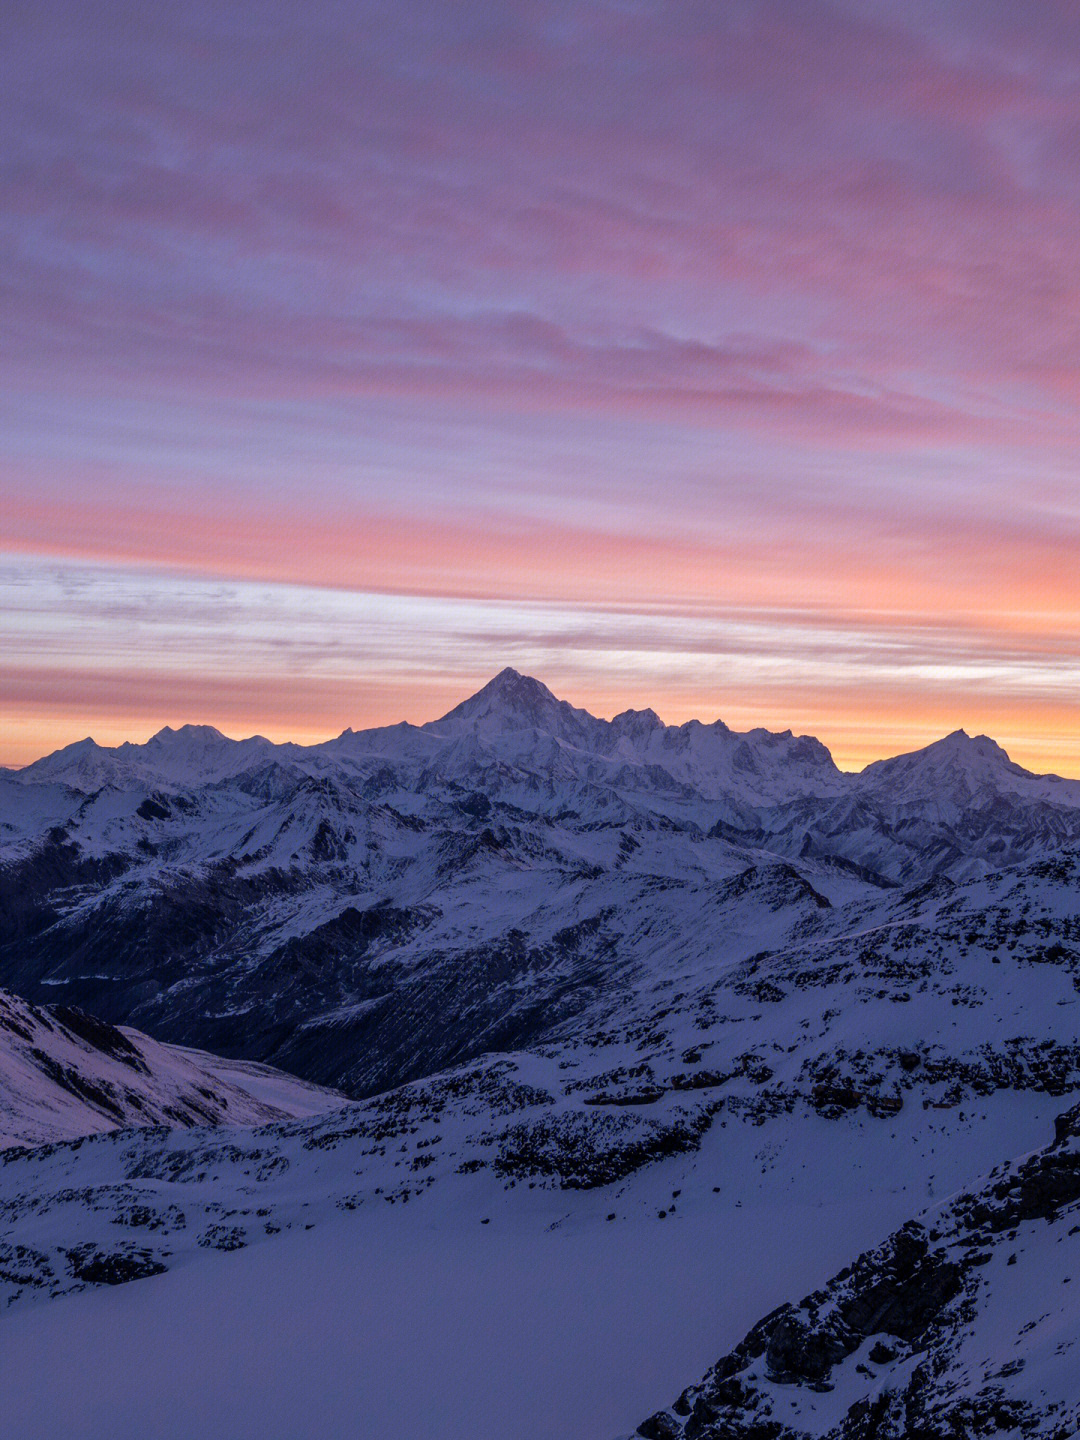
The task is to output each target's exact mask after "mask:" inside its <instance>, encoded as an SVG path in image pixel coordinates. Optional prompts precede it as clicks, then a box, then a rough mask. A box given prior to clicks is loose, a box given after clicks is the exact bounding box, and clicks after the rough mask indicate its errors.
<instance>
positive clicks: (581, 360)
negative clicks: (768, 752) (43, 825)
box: [0, 0, 1080, 775]
mask: <svg viewBox="0 0 1080 1440" xmlns="http://www.w3.org/2000/svg"><path fill="white" fill-rule="evenodd" d="M241 10H242V7H241V9H232V10H229V9H228V8H227V7H225V8H223V7H220V6H216V5H212V4H210V3H209V0H184V3H183V4H181V5H177V6H173V7H168V8H167V9H161V8H160V7H158V8H157V9H154V8H150V9H147V7H135V6H133V5H131V4H129V3H126V0H104V3H103V4H102V5H101V6H99V7H97V8H96V11H95V23H94V31H93V34H92V35H91V34H90V33H89V32H88V29H87V22H86V17H85V11H84V10H82V7H80V6H78V5H77V4H75V0H38V3H35V4H34V5H23V4H15V5H12V6H11V7H10V14H9V15H7V16H6V17H5V18H6V38H5V45H4V47H3V50H2V51H0V82H2V83H0V123H2V129H3V133H4V136H5V141H4V157H5V164H4V166H3V167H0V198H2V201H3V203H2V206H0V246H2V252H0V253H2V254H3V258H4V265H3V269H2V271H0V375H2V378H3V387H2V398H0V436H2V447H3V448H2V461H3V466H2V471H0V500H2V504H0V604H2V619H0V645H2V657H0V659H2V672H0V683H2V697H0V698H2V705H0V764H22V763H26V762H28V761H29V760H32V759H34V758H37V756H38V755H41V754H43V753H45V752H46V751H48V750H51V749H54V748H56V747H57V746H59V745H61V744H64V743H68V742H70V741H72V740H76V739H80V738H82V736H84V735H86V734H87V733H88V732H89V733H90V734H92V735H94V737H95V738H96V739H98V740H99V741H101V742H102V743H117V742H118V741H120V740H123V739H143V738H145V737H146V736H147V735H148V734H150V733H152V732H153V731H155V730H157V729H159V728H161V726H162V725H165V724H178V723H184V722H185V721H197V722H205V723H210V724H215V725H218V726H219V728H221V729H223V730H225V731H226V732H228V733H237V732H244V733H251V732H261V733H264V734H267V735H269V736H270V737H271V738H276V739H285V738H295V739H304V740H316V739H321V738H326V737H327V736H329V735H332V734H336V733H338V732H340V731H341V730H342V729H343V728H345V727H346V726H352V727H353V728H356V729H359V728H363V727H365V726H367V725H371V724H378V723H389V722H392V721H395V720H398V719H403V718H405V719H411V720H425V719H431V718H433V717H434V716H436V715H438V714H439V713H441V712H442V711H444V710H446V709H448V708H449V707H450V706H451V705H452V704H454V703H455V702H456V701H457V700H459V699H461V698H462V697H463V696H464V695H465V694H467V693H469V692H470V691H471V690H475V689H476V688H478V686H479V685H480V684H482V683H483V682H484V681H485V680H487V679H488V678H490V676H491V675H492V674H494V673H495V672H496V671H498V670H499V669H501V668H502V667H503V666H504V665H506V664H511V665H514V666H515V667H516V668H518V669H521V670H524V671H526V672H528V673H532V674H536V675H537V676H538V678H540V679H542V680H544V681H545V683H547V684H548V685H550V686H551V688H552V689H553V690H554V691H555V692H556V693H557V694H558V695H560V696H561V697H563V698H566V699H569V700H571V701H572V702H573V703H574V704H577V705H582V706H584V707H585V708H587V709H590V710H592V711H593V712H594V713H599V714H612V713H615V712H616V711H618V710H621V709H625V708H628V707H631V706H634V707H638V708H641V707H644V706H652V707H653V708H654V709H656V710H657V711H658V713H660V715H661V716H662V717H663V718H664V719H666V720H669V721H680V720H684V719H687V718H690V717H691V716H697V717H698V718H702V719H712V718H715V717H716V716H720V718H723V719H724V720H725V721H726V722H727V723H728V724H730V725H732V726H733V727H734V728H738V729H746V728H751V727H752V726H755V725H765V726H767V727H769V728H771V729H781V730H782V729H789V728H790V729H793V730H795V731H797V732H804V733H812V734H815V735H817V736H818V737H819V738H820V739H822V740H823V741H824V742H825V743H826V744H827V745H828V746H829V747H830V749H832V751H833V753H834V755H835V757H836V759H837V761H838V763H839V764H841V766H843V767H844V768H858V767H860V766H861V765H863V764H865V763H867V762H868V761H870V760H873V759H877V758H881V757H882V756H884V755H888V754H893V753H896V752H897V751H901V750H905V749H912V748H915V747H916V746H918V745H922V744H925V743H927V742H929V741H930V740H933V739H936V738H938V737H939V736H940V735H942V734H944V733H946V732H948V731H950V730H953V729H957V728H960V727H962V728H964V729H967V730H968V731H969V732H971V733H977V732H980V731H983V732H986V733H989V734H991V735H992V736H993V737H994V738H995V739H996V740H998V741H999V742H1000V743H1001V744H1003V745H1004V746H1005V748H1006V749H1007V750H1008V751H1009V753H1010V754H1011V755H1012V756H1013V758H1014V759H1016V760H1018V761H1019V762H1020V763H1022V764H1025V765H1027V766H1029V767H1030V768H1033V769H1039V770H1054V771H1056V772H1058V773H1064V774H1073V775H1080V726H1078V724H1077V718H1078V707H1077V700H1078V697H1080V640H1078V635H1080V589H1078V587H1077V584H1076V581H1075V578H1074V577H1075V569H1076V558H1077V556H1078V554H1080V465H1078V462H1080V415H1078V410H1077V403H1076V402H1077V390H1078V385H1077V375H1078V368H1077V367H1078V361H1080V356H1078V353H1077V338H1076V337H1077V335H1078V334H1080V113H1078V110H1077V105H1076V100H1075V95H1076V87H1077V83H1078V80H1080V11H1078V10H1077V7H1076V6H1075V5H1074V4H1072V3H1071V0H1043V3H1042V4H1040V6H1038V7H1033V8H1028V9H1023V8H1021V9H1018V8H1017V7H1015V6H1012V5H1006V4H1005V3H1003V0H957V3H955V4H952V5H949V6H947V7H944V6H940V5H937V4H933V3H931V0H905V3H900V0H889V3H884V0H859V3H856V0H834V3H826V0H821V3H814V4H806V3H795V0H731V3H726V4H724V5H717V4H715V3H712V0H708V3H706V0H674V3H659V0H573V3H571V0H565V3H560V0H512V3H509V4H503V5H498V6H497V5H495V4H492V3H488V0H455V3H453V4H451V3H450V0H420V3H418V4H417V5H415V6H413V7H409V9H408V10H407V11H403V10H402V8H401V7H400V6H391V5H386V4H383V3H361V4H356V5H345V4H342V3H338V0H313V3H312V4H310V5H308V6H305V7H302V8H301V9H299V10H298V9H297V8H296V7H295V6H291V5H286V4H284V3H283V0H267V3H265V4H263V5H261V6H260V7H258V11H257V17H256V14H255V12H250V13H249V14H247V15H245V14H242V13H241Z"/></svg>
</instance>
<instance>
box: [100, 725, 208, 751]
mask: <svg viewBox="0 0 1080 1440" xmlns="http://www.w3.org/2000/svg"><path fill="white" fill-rule="evenodd" d="M146 743H147V746H148V747H149V746H150V745H155V746H158V747H159V748H164V747H165V746H170V747H173V746H177V747H178V746H184V747H188V748H191V747H195V746H202V747H205V746H207V745H220V744H225V745H232V744H234V743H235V742H234V741H232V740H230V739H229V738H228V736H227V735H223V734H222V733H221V731H220V730H215V728H214V727H213V725H178V726H177V727H176V729H175V730H174V729H173V727H172V726H171V725H163V726H162V728H161V729H160V730H159V731H158V732H157V734H156V735H151V737H150V739H149V740H148V741H147V742H146ZM121 748H123V747H121Z"/></svg>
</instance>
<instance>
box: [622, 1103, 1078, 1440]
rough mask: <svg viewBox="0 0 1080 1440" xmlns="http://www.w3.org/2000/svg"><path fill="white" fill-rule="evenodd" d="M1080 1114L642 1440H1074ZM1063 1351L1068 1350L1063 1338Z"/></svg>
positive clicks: (781, 1318)
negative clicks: (981, 1439) (1071, 1220)
mask: <svg viewBox="0 0 1080 1440" xmlns="http://www.w3.org/2000/svg"><path fill="white" fill-rule="evenodd" d="M1078 1114H1080V1112H1078V1109H1077V1108H1076V1107H1074V1108H1073V1109H1072V1110H1071V1111H1069V1112H1067V1113H1066V1114H1065V1115H1063V1116H1061V1117H1059V1120H1058V1122H1057V1125H1056V1127H1055V1134H1056V1138H1055V1140H1054V1143H1053V1144H1052V1145H1049V1146H1047V1147H1046V1148H1045V1149H1043V1150H1041V1151H1037V1152H1036V1153H1035V1154H1034V1155H1031V1156H1028V1157H1026V1158H1025V1159H1023V1160H1021V1161H1018V1162H1016V1163H1014V1164H1012V1165H1008V1166H1003V1167H1000V1169H999V1170H998V1171H996V1172H995V1173H994V1174H993V1175H991V1176H990V1177H989V1178H988V1179H987V1180H986V1182H985V1183H984V1184H983V1185H982V1187H981V1188H979V1189H978V1190H977V1191H976V1192H975V1193H974V1194H963V1195H961V1196H959V1197H958V1198H957V1199H955V1200H954V1201H952V1202H951V1203H949V1204H947V1205H945V1206H943V1207H941V1208H939V1209H937V1210H935V1211H931V1212H928V1213H927V1214H926V1215H925V1216H924V1217H922V1219H921V1220H920V1221H912V1222H910V1223H908V1224H907V1225H905V1226H904V1227H903V1228H902V1229H900V1230H899V1231H897V1232H896V1233H895V1234H894V1235H892V1236H891V1237H890V1238H889V1239H888V1240H887V1241H886V1242H885V1243H884V1244H883V1245H880V1246H878V1247H877V1248H876V1249H875V1250H871V1251H869V1252H867V1253H866V1254H863V1255H860V1256H859V1257H858V1258H857V1259H856V1260H855V1261H854V1263H853V1264H852V1265H850V1266H848V1267H847V1268H846V1269H845V1270H842V1271H840V1273H839V1274H838V1275H836V1276H835V1277H834V1279H833V1280H831V1281H830V1282H829V1283H828V1284H827V1285H826V1286H824V1287H823V1288H822V1289H821V1290H819V1291H816V1292H815V1293H814V1294H812V1295H808V1296H807V1297H806V1298H805V1299H804V1300H802V1301H801V1302H799V1303H798V1304H787V1305H783V1306H781V1307H780V1309H778V1310H776V1311H774V1312H773V1313H772V1314H771V1315H768V1316H766V1318H765V1319H764V1320H762V1321H761V1322H760V1323H759V1324H758V1325H756V1326H755V1327H754V1328H753V1329H752V1330H751V1331H750V1333H749V1334H748V1335H747V1336H746V1338H745V1339H744V1340H743V1341H742V1343H741V1344H739V1345H738V1346H736V1347H735V1349H734V1350H732V1351H731V1352H730V1353H729V1354H727V1355H725V1356H724V1357H723V1358H722V1359H721V1360H719V1361H718V1362H717V1364H716V1365H714V1366H713V1368H712V1369H711V1370H710V1371H709V1373H708V1374H707V1375H706V1376H705V1378H704V1379H703V1380H702V1381H701V1383H700V1384H698V1385H693V1386H691V1387H690V1388H689V1389H688V1390H686V1391H685V1392H684V1393H683V1394H682V1395H680V1396H679V1398H678V1399H677V1400H676V1401H675V1403H674V1405H672V1407H671V1408H670V1409H669V1410H663V1411H658V1412H657V1413H656V1414H655V1415H652V1416H650V1417H649V1418H648V1419H647V1420H645V1421H643V1423H642V1424H641V1425H640V1426H639V1428H638V1430H637V1434H638V1435H639V1436H642V1437H644V1440H811V1437H815V1440H817V1437H821V1440H879V1437H880V1440H885V1437H889V1440H900V1437H918V1440H951V1437H953V1436H958V1435H964V1436H966V1435H989V1434H996V1433H1002V1432H1004V1433H1009V1434H1013V1433H1015V1434H1022V1435H1025V1436H1038V1437H1045V1440H1067V1437H1069V1436H1072V1435H1075V1434H1076V1431H1077V1426H1078V1425H1080V1389H1078V1387H1077V1384H1076V1369H1075V1364H1076V1362H1075V1358H1073V1357H1071V1356H1070V1355H1069V1352H1070V1351H1071V1350H1072V1348H1073V1346H1074V1344H1075V1343H1076V1335H1077V1333H1078V1332H1077V1323H1078V1321H1080V1301H1078V1300H1077V1298H1076V1296H1075V1295H1074V1294H1073V1292H1072V1291H1071V1290H1067V1289H1064V1288H1063V1286H1067V1285H1068V1284H1069V1282H1070V1281H1071V1279H1072V1278H1073V1276H1072V1274H1071V1273H1070V1271H1071V1270H1072V1269H1073V1267H1075V1265H1076V1263H1077V1262H1078V1261H1080V1243H1078V1241H1077V1236H1078V1235H1080V1226H1076V1225H1074V1226H1073V1227H1072V1228H1071V1229H1070V1230H1069V1231H1068V1232H1067V1233H1066V1232H1065V1229H1064V1226H1062V1227H1061V1229H1059V1230H1058V1231H1057V1232H1056V1233H1054V1232H1051V1231H1048V1229H1047V1222H1049V1223H1050V1225H1053V1224H1054V1222H1056V1221H1058V1220H1062V1219H1063V1218H1064V1217H1066V1216H1067V1215H1069V1214H1075V1211H1076V1207H1077V1205H1078V1203H1080V1146H1078V1144H1077V1140H1078V1135H1080V1122H1078ZM1063 1337H1064V1338H1063Z"/></svg>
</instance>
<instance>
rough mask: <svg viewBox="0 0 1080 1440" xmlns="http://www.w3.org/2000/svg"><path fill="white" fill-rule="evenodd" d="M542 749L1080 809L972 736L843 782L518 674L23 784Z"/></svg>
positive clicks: (710, 732) (1074, 788) (808, 766)
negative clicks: (290, 736) (291, 735)
mask: <svg viewBox="0 0 1080 1440" xmlns="http://www.w3.org/2000/svg"><path fill="white" fill-rule="evenodd" d="M530 737H531V738H532V739H533V740H534V741H535V739H536V738H537V737H544V738H545V739H548V740H553V741H555V742H556V743H557V744H558V745H559V746H560V747H562V748H564V749H566V750H568V751H571V752H579V753H580V754H581V755H582V756H589V757H593V758H595V759H596V760H598V761H608V762H614V763H618V762H621V763H622V764H623V765H625V766H628V767H633V766H657V767H659V768H661V769H664V770H666V772H667V773H668V774H669V775H670V776H671V777H672V778H673V779H674V780H676V781H679V782H682V783H686V784H690V785H693V786H696V788H698V789H699V791H700V792H701V793H702V794H710V793H711V794H713V795H714V796H715V795H717V794H720V793H727V794H734V795H738V796H739V797H740V798H744V799H752V800H754V801H757V802H760V801H762V800H768V801H773V802H775V801H780V800H784V799H792V798H796V797H799V796H804V795H815V796H821V795H828V794H832V795H860V794H881V793H883V792H886V791H889V792H892V793H894V794H896V793H903V794H904V796H905V797H906V798H912V797H918V798H925V797H926V796H927V795H928V794H930V793H933V794H935V795H936V796H937V797H938V798H939V799H940V798H942V787H944V791H945V796H946V797H947V798H948V799H949V800H951V801H954V802H955V803H963V802H964V801H966V800H970V799H977V798H979V796H980V795H982V796H989V795H990V794H992V793H997V792H1002V793H1005V794H1009V795H1016V796H1020V797H1023V798H1026V799H1030V800H1046V801H1049V802H1052V803H1056V804H1061V805H1065V806H1069V807H1080V780H1068V779H1064V778H1062V777H1061V776H1057V775H1036V774H1033V773H1032V772H1030V771H1027V770H1024V769H1023V768H1022V767H1021V766H1019V765H1017V764H1015V763H1014V762H1013V761H1012V760H1010V759H1009V756H1008V755H1007V754H1006V752H1005V751H1004V750H1003V749H1002V748H1001V747H1000V746H999V745H997V744H996V743H995V742H994V741H993V740H991V739H990V738H989V737H987V736H985V735H980V736H975V737H972V736H969V735H967V733H966V732H965V731H963V730H957V731H954V732H953V733H952V734H950V735H947V736H945V737H943V738H942V739H941V740H937V741H934V742H933V743H932V744H930V745H927V746H925V747H923V748H922V749H920V750H916V751H912V752H910V753H907V754H903V755H897V756H892V757H890V758H888V759H884V760H878V761H875V762H873V763H872V764H870V765H868V766H867V767H866V769H865V770H863V771H861V772H859V773H852V772H845V771H841V770H839V769H838V768H837V767H836V765H835V763H834V762H833V759H832V756H831V755H830V753H829V751H828V749H827V747H826V746H825V745H823V744H822V742H821V741H820V740H817V739H815V738H814V737H812V736H805V735H804V736H794V735H793V734H792V733H791V731H790V730H788V731H783V732H774V731H769V730H765V729H761V728H758V729H754V730H750V731H746V732H743V733H739V732H736V731H732V730H730V729H729V728H728V726H726V725H725V724H724V722H723V721H722V720H716V721H713V722H710V723H704V722H702V721H699V720H688V721H685V722H684V723H683V724H681V725H665V724H664V723H663V721H661V720H660V718H659V716H658V715H657V714H656V712H655V711H653V710H651V709H646V710H625V711H623V712H622V713H620V714H618V715H616V716H614V717H613V718H612V719H611V720H602V719H598V718H597V717H596V716H593V715H591V714H590V713H589V712H588V711H587V710H584V709H578V708H576V707H574V706H572V705H570V704H569V703H568V702H567V701H565V700H560V699H558V698H557V697H556V696H555V695H554V694H553V693H552V692H551V690H549V689H548V687H547V686H546V685H544V684H543V683H542V682H541V681H539V680H536V679H534V678H532V677H531V676H527V675H522V674H520V673H519V672H518V671H516V670H514V669H512V668H509V667H507V668H506V669H504V670H502V671H500V673H499V674H498V675H496V676H495V677H494V678H493V679H492V680H490V681H489V682H488V683H487V684H486V685H485V686H483V687H482V688H481V689H480V690H479V691H477V692H476V694H474V695H471V696H469V697H468V698H467V699H466V700H463V701H462V702H461V703H460V704H459V705H456V706H455V707H454V708H453V709H452V710H450V711H448V712H447V713H446V714H445V715H443V716H442V717H440V718H439V719H437V720H431V721H427V722H426V723H425V724H423V725H412V724H409V723H407V722H401V723H399V724H396V725H389V726H383V727H379V728H376V729H369V730H359V731H355V730H351V729H347V730H345V731H343V732H342V734H341V735H339V736H337V737H336V738H335V739H333V740H326V741H321V742H319V743H317V744H314V745H309V746H301V745H297V744H295V743H293V742H289V741H287V742H283V743H282V744H274V743H273V742H271V741H269V740H267V739H265V738H264V737H262V736H259V735H254V736H250V737H249V738H247V739H243V740H233V739H230V738H229V737H228V736H225V735H223V734H222V733H221V732H220V731H219V730H216V729H215V728H214V727H213V726H210V725H193V724H187V725H182V726H179V727H178V728H176V729H173V728H171V727H169V726H166V727H165V728H164V729H162V730H160V731H158V732H157V734H155V735H153V736H152V737H151V738H150V739H149V740H148V741H146V742H145V743H144V744H136V743H133V742H131V741H126V742H124V743H123V744H121V745H118V746H115V747H108V746H100V745H97V744H96V743H95V742H94V741H93V740H91V739H89V738H87V739H84V740H80V741H77V742H75V743H74V744H71V745H68V746H65V747H64V748H63V749H61V750H57V751H55V752H53V753H52V754H51V755H47V756H44V757H42V758H41V759H40V760H36V761H34V762H33V763H32V764H30V765H27V766H25V767H23V768H22V769H21V770H18V771H12V772H10V773H11V774H12V775H13V776H14V777H16V778H18V779H20V780H22V781H32V782H34V783H37V782H40V781H57V782H60V783H63V784H67V785H71V786H72V787H73V788H76V789H81V790H83V791H84V792H85V793H92V792H93V791H94V790H96V789H99V788H101V787H102V786H103V785H116V784H117V783H120V782H121V781H123V780H129V779H142V780H144V781H146V782H148V783H153V784H163V785H174V786H175V785H181V786H182V785H188V784H196V783H206V782H211V781H214V780H220V779H224V778H227V777H228V776H230V775H232V774H236V773H238V772H240V771H242V770H245V769H248V768H250V767H252V766H256V765H259V764H267V763H273V762H275V761H277V762H280V763H285V764H293V765H297V766H303V767H307V768H311V767H314V768H318V767H320V766H326V765H333V764H334V763H335V762H336V761H340V762H342V763H344V764H351V765H355V764H357V763H358V762H359V761H360V760H361V759H362V758H364V757H374V756H386V757H394V758H396V759H399V760H401V761H410V760H411V761H422V760H426V759H431V758H433V757H434V756H436V755H437V754H439V753H440V752H441V751H443V750H444V749H445V747H446V746H447V745H452V744H454V743H455V742H457V743H458V744H460V743H461V742H463V741H466V740H468V739H473V740H475V741H476V742H478V743H479V744H480V745H482V746H483V745H489V746H493V747H495V748H496V749H498V750H499V752H500V753H502V752H504V751H509V753H510V754H517V755H520V753H521V747H522V744H523V742H524V741H526V740H528V739H529V738H530Z"/></svg>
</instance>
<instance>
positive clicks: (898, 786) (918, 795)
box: [856, 730, 1080, 806]
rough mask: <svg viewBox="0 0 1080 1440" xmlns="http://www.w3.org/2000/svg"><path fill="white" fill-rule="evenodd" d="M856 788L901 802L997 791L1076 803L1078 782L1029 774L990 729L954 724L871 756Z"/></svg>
mask: <svg viewBox="0 0 1080 1440" xmlns="http://www.w3.org/2000/svg"><path fill="white" fill-rule="evenodd" d="M856 788H857V789H858V790H860V791H862V792H863V793H869V794H874V795H878V796H886V795H887V796H888V797H890V798H891V799H893V800H895V801H897V802H901V803H903V802H919V803H929V804H933V805H935V806H941V805H942V804H945V805H959V806H967V805H970V804H973V803H974V804H983V803H988V802H989V801H991V800H993V799H995V798H996V797H999V796H1011V797H1014V798H1018V799H1021V800H1024V801H1038V800H1051V801H1056V802H1058V803H1060V804H1063V805H1076V804H1077V803H1080V782H1077V781H1073V780H1062V779H1061V778H1060V777H1059V776H1057V775H1034V774H1032V773H1031V771H1029V770H1025V769H1024V768H1023V766H1022V765H1017V764H1016V763H1015V761H1013V760H1011V759H1010V758H1009V755H1008V753H1007V752H1006V751H1005V750H1003V749H1002V747H1001V746H1000V745H999V744H998V743H997V741H995V740H991V738H990V737H989V735H969V734H968V733H967V731H966V730H953V731H952V732H951V733H950V734H948V735H944V736H942V738H941V739H940V740H935V741H933V742H932V743H931V744H930V745H926V746H924V747H923V748H922V749H921V750H913V751H911V752H909V753H908V754H905V755H894V756H892V757H891V758H890V759H888V760H878V761H875V762H874V764H872V765H868V766H867V767H866V769H865V770H864V771H863V772H862V774H861V775H859V776H858V778H857V780H856Z"/></svg>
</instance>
